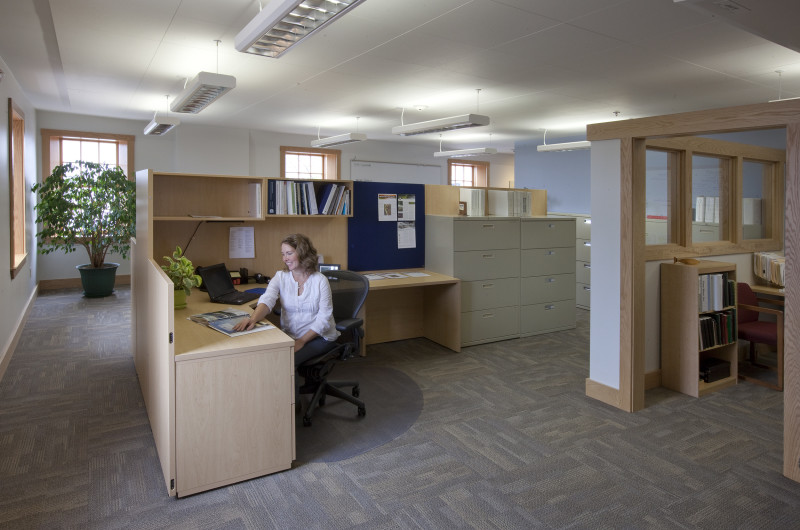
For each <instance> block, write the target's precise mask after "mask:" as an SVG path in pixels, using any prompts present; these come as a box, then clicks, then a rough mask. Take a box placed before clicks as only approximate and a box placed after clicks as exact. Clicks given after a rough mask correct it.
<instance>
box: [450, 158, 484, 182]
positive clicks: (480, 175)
mask: <svg viewBox="0 0 800 530" xmlns="http://www.w3.org/2000/svg"><path fill="white" fill-rule="evenodd" d="M453 166H472V167H473V179H474V181H473V183H472V185H471V186H462V185H461V184H453ZM489 168H490V163H489V162H485V161H483V160H470V161H465V160H464V159H463V158H448V159H447V184H448V186H458V187H464V188H484V189H486V188H488V187H489V182H490V181H489Z"/></svg>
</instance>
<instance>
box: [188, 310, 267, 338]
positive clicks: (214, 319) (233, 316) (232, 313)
mask: <svg viewBox="0 0 800 530" xmlns="http://www.w3.org/2000/svg"><path fill="white" fill-rule="evenodd" d="M247 318H250V313H248V312H247V311H244V310H242V309H236V308H233V307H229V308H227V309H222V310H220V311H211V312H209V313H199V314H197V315H191V316H190V317H189V320H191V321H193V322H197V323H198V324H202V325H204V326H208V327H210V328H211V329H214V330H216V331H219V332H220V333H224V334H225V335H227V336H229V337H238V336H239V335H247V334H248V333H256V332H259V331H265V330H268V329H274V328H275V326H273V325H272V324H270V323H269V322H256V325H255V327H254V328H253V329H248V330H247V331H233V328H234V327H235V326H236V324H238V323H239V322H241V321H242V320H244V319H247Z"/></svg>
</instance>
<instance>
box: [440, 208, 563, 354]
mask: <svg viewBox="0 0 800 530" xmlns="http://www.w3.org/2000/svg"><path fill="white" fill-rule="evenodd" d="M551 224H552V225H554V226H553V228H548V227H549V226H550V225H551ZM574 241H575V221H574V219H550V218H546V217H537V218H519V217H451V216H438V215H427V216H426V217H425V268H426V269H428V270H432V271H435V272H439V273H441V274H447V275H450V276H455V277H456V278H459V279H461V345H462V346H470V345H475V344H482V343H486V342H493V341H497V340H504V339H510V338H516V337H519V336H520V335H532V334H535V333H545V332H548V331H556V330H557V329H567V328H569V327H574V326H575V274H574V265H573V264H574V263H575V244H574ZM570 256H571V257H570ZM569 260H571V261H569ZM556 261H558V264H556V263H555V262H556ZM561 261H565V262H567V263H568V265H566V268H564V267H565V266H564V265H563V263H561ZM523 279H524V280H523ZM564 293H568V294H564ZM570 306H571V309H568V308H569V307H570Z"/></svg>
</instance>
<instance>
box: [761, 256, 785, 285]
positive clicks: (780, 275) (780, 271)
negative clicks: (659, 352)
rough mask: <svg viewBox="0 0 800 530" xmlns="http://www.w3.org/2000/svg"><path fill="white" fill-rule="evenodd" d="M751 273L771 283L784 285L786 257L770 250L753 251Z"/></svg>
mask: <svg viewBox="0 0 800 530" xmlns="http://www.w3.org/2000/svg"><path fill="white" fill-rule="evenodd" d="M753 274H755V275H756V276H757V277H759V278H761V279H762V280H766V281H768V282H769V283H771V284H773V285H777V286H778V287H783V286H785V285H786V257H784V256H779V255H778V254H775V253H772V252H753Z"/></svg>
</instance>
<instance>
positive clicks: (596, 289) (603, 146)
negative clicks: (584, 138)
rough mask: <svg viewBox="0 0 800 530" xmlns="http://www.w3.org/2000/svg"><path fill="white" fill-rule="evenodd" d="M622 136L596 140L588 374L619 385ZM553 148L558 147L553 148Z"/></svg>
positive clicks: (592, 152) (611, 385) (592, 200)
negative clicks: (620, 139)
mask: <svg viewBox="0 0 800 530" xmlns="http://www.w3.org/2000/svg"><path fill="white" fill-rule="evenodd" d="M619 151H620V142H619V140H606V141H602V142H592V149H591V206H592V271H591V272H592V278H591V282H592V311H591V315H590V317H589V324H590V326H591V329H592V332H591V336H590V339H589V378H590V379H592V380H593V381H596V382H598V383H602V384H604V385H606V386H609V387H611V388H617V389H618V388H619V376H620V373H619V370H620V351H619V349H620V304H619V302H620V196H621V189H620V171H621V168H620V156H619ZM554 154H555V153H554Z"/></svg>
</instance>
